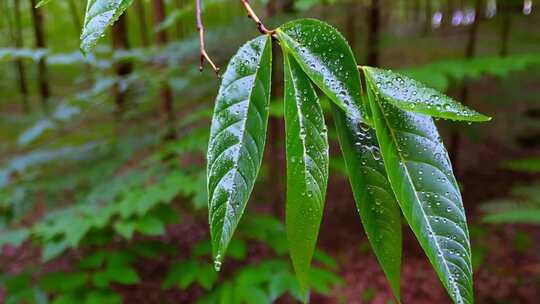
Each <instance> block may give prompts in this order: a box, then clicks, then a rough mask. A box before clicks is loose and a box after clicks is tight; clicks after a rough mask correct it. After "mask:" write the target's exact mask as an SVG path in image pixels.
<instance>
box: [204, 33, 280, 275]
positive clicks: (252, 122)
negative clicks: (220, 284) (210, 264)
mask: <svg viewBox="0 0 540 304" xmlns="http://www.w3.org/2000/svg"><path fill="white" fill-rule="evenodd" d="M271 50H272V47H271V40H270V38H269V37H268V36H261V37H259V38H256V39H254V40H251V41H249V42H248V43H246V44H245V45H244V46H242V47H241V48H240V50H238V52H237V54H236V55H235V56H234V57H233V58H232V60H231V62H230V63H229V66H228V67H227V71H226V72H225V74H224V75H223V81H222V83H221V87H220V90H219V94H218V97H217V100H216V105H215V108H214V114H213V118H212V127H211V131H210V142H209V144H208V155H207V158H208V166H207V185H208V210H209V219H210V234H211V238H212V247H213V251H214V258H215V260H216V261H215V262H216V269H219V267H220V266H221V260H222V258H223V255H224V253H225V251H226V249H227V245H228V244H229V241H230V239H231V237H232V235H233V233H234V231H235V229H236V226H237V225H238V222H239V221H240V218H241V216H242V214H243V212H244V209H245V207H246V203H247V201H248V199H249V196H250V194H251V191H252V190H253V184H254V183H255V179H256V178H257V174H258V172H259V168H260V166H261V161H262V157H263V152H264V145H265V139H266V127H267V122H268V107H269V106H268V104H269V98H270V77H271V65H272V51H271Z"/></svg>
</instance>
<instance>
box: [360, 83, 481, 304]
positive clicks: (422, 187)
mask: <svg viewBox="0 0 540 304" xmlns="http://www.w3.org/2000/svg"><path fill="white" fill-rule="evenodd" d="M368 81H372V80H368ZM370 85H371V89H375V88H374V87H373V84H371V83H370ZM370 104H371V106H372V112H373V119H374V121H375V129H376V131H377V139H378V141H379V145H380V147H381V154H382V157H383V159H384V164H385V167H386V170H387V172H388V180H389V181H390V184H391V185H392V189H394V193H395V195H396V198H397V201H398V202H399V204H400V206H401V210H402V211H403V214H404V216H405V219H407V222H408V223H409V225H410V226H411V228H412V230H413V232H414V233H415V235H416V237H417V238H418V240H419V241H420V244H421V245H422V248H423V249H424V251H425V252H426V254H427V255H428V258H429V259H430V261H431V263H432V264H433V266H434V267H435V270H436V271H437V273H438V275H439V278H440V279H441V281H442V282H443V285H444V286H445V287H446V289H447V290H448V292H449V293H450V296H451V297H452V299H453V300H454V302H455V303H472V302H473V290H472V266H471V249H470V244H469V233H468V229H467V222H466V219H465V211H464V209H463V203H462V199H461V194H460V192H459V186H458V184H457V181H456V180H455V178H454V175H453V173H452V167H451V164H450V160H449V158H448V155H447V153H446V150H445V148H444V146H443V144H442V141H441V139H440V137H439V134H438V132H437V129H436V127H435V124H434V123H433V120H432V118H430V117H426V116H421V115H418V114H415V113H409V112H405V111H403V110H400V109H398V108H396V107H394V106H393V105H391V104H390V103H388V102H386V100H384V99H382V98H370Z"/></svg>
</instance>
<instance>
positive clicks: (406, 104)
mask: <svg viewBox="0 0 540 304" xmlns="http://www.w3.org/2000/svg"><path fill="white" fill-rule="evenodd" d="M363 69H364V71H365V72H366V75H367V77H369V78H371V82H372V84H373V85H374V87H376V88H377V89H378V92H379V93H380V94H381V95H382V97H383V98H384V99H385V100H387V101H388V102H390V103H392V104H393V105H395V106H396V107H398V108H400V109H402V110H405V111H411V112H416V113H420V114H426V115H430V116H433V117H440V118H445V119H452V120H463V121H474V122H480V121H489V120H491V118H490V117H487V116H485V115H482V114H480V113H478V112H476V111H474V110H471V109H469V108H468V107H466V106H464V105H462V104H461V103H459V102H457V101H455V100H454V99H452V98H450V97H448V96H446V95H444V94H442V93H440V92H439V91H437V90H434V89H432V88H428V87H426V86H425V85H423V84H422V83H420V82H418V81H416V80H414V79H411V78H408V77H406V76H403V75H401V74H398V73H394V72H392V71H389V70H382V69H377V68H372V67H364V68H363Z"/></svg>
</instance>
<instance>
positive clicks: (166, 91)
mask: <svg viewBox="0 0 540 304" xmlns="http://www.w3.org/2000/svg"><path fill="white" fill-rule="evenodd" d="M152 10H153V23H154V26H156V25H158V24H160V23H162V22H163V21H164V20H165V17H166V16H165V2H164V0H152ZM154 37H155V40H156V44H157V45H158V46H164V45H166V44H167V42H168V37H167V30H166V29H164V30H161V31H158V32H156V33H155V36H154ZM159 95H160V99H161V105H160V113H161V118H162V121H163V126H164V127H165V137H164V139H165V140H171V139H174V138H176V132H175V129H174V106H173V94H172V91H171V88H170V87H169V85H168V83H167V80H166V79H165V81H164V82H163V84H162V86H161V89H160V93H159Z"/></svg>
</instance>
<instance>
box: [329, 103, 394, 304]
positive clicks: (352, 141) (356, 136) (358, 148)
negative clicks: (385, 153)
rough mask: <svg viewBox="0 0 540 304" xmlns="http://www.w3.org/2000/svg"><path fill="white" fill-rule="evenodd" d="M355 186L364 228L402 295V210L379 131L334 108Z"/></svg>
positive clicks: (391, 283) (342, 147)
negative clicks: (380, 143) (378, 138)
mask: <svg viewBox="0 0 540 304" xmlns="http://www.w3.org/2000/svg"><path fill="white" fill-rule="evenodd" d="M332 114H333V117H334V121H335V123H336V129H337V132H338V137H339V142H340V145H341V150H342V154H343V158H344V159H345V172H344V173H345V175H347V176H349V180H350V182H351V188H352V191H353V194H354V200H355V202H356V208H357V209H358V213H359V214H360V218H361V220H362V224H363V226H364V230H365V231H366V234H367V236H368V239H369V242H370V244H371V246H372V248H373V251H374V253H375V255H376V256H377V259H378V260H379V262H380V264H381V266H382V268H383V270H384V273H385V274H386V276H387V278H388V280H389V281H390V285H391V287H392V290H393V292H394V294H395V295H396V297H397V298H399V297H400V284H399V282H400V273H401V250H402V240H401V239H402V236H401V212H400V210H399V206H398V204H397V201H396V198H395V196H394V192H393V191H392V188H391V186H390V183H389V182H388V176H387V174H386V169H385V168H384V164H383V162H382V156H381V151H380V147H379V144H378V143H377V137H376V134H375V131H374V130H373V129H371V128H370V127H369V126H368V125H367V124H366V123H364V122H363V121H362V120H359V119H355V118H350V117H348V116H347V115H346V114H345V113H343V112H342V111H340V110H339V109H338V108H337V107H335V106H334V108H333V110H332Z"/></svg>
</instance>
